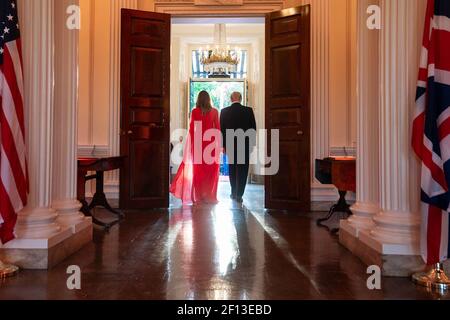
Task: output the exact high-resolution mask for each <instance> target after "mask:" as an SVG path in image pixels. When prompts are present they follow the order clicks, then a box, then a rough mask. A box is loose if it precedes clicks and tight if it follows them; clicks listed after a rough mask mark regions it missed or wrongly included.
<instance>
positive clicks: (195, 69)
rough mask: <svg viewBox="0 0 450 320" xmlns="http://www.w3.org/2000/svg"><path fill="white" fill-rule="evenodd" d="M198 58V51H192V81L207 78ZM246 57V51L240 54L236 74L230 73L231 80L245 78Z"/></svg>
mask: <svg viewBox="0 0 450 320" xmlns="http://www.w3.org/2000/svg"><path fill="white" fill-rule="evenodd" d="M200 56H201V54H200V50H194V51H192V78H194V79H204V78H208V73H207V72H206V71H205V70H204V69H203V65H202V64H201V62H200ZM247 56H248V55H247V51H245V50H242V51H241V52H240V57H239V64H238V66H237V72H233V73H231V79H245V78H247Z"/></svg>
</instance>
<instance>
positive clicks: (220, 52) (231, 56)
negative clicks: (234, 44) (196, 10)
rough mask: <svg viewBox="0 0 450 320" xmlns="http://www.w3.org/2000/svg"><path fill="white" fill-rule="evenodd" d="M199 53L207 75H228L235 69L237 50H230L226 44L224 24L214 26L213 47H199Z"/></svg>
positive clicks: (237, 58) (237, 56) (237, 57)
mask: <svg viewBox="0 0 450 320" xmlns="http://www.w3.org/2000/svg"><path fill="white" fill-rule="evenodd" d="M200 54H201V57H200V63H201V64H202V65H203V68H204V70H205V71H206V72H208V76H209V77H229V76H230V73H233V72H236V71H237V66H238V64H239V50H238V49H237V48H236V49H235V50H231V48H230V46H229V45H227V43H226V25H225V24H216V25H215V26H214V47H213V49H211V48H210V46H208V47H207V48H206V50H203V49H200Z"/></svg>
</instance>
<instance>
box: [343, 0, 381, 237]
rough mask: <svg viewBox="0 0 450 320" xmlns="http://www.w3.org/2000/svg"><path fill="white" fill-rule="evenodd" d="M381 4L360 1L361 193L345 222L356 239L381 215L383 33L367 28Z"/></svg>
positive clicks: (371, 1)
mask: <svg viewBox="0 0 450 320" xmlns="http://www.w3.org/2000/svg"><path fill="white" fill-rule="evenodd" d="M378 4H379V1H378V0H358V1H357V17H358V20H357V131H358V135H357V137H358V138H357V166H356V167H357V172H356V179H357V183H356V188H357V191H356V203H355V204H354V205H353V206H352V208H351V210H352V212H353V216H351V217H350V218H349V219H348V220H347V222H343V224H344V225H345V224H348V225H349V226H350V227H351V228H352V229H353V230H352V233H353V234H354V235H355V236H357V235H358V233H359V231H360V230H367V229H371V228H373V226H374V223H373V217H374V216H375V215H376V214H377V213H378V212H379V195H378V189H379V181H378V180H379V160H378V131H379V130H378V122H379V120H378V118H379V117H378V101H379V83H378V81H379V77H378V72H379V71H378V47H379V46H378V40H379V38H378V37H379V32H378V30H370V29H368V28H367V17H368V15H367V8H368V7H369V6H370V5H378ZM343 227H344V228H345V226H343Z"/></svg>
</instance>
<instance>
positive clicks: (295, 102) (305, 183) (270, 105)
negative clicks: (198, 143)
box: [265, 5, 311, 211]
mask: <svg viewBox="0 0 450 320" xmlns="http://www.w3.org/2000/svg"><path fill="white" fill-rule="evenodd" d="M265 111H266V128H267V129H268V130H269V132H270V130H271V129H278V130H279V133H280V144H279V152H280V158H279V159H280V169H279V172H278V173H277V174H276V175H273V176H266V187H265V190H266V191H265V199H266V200H265V202H266V203H265V206H266V208H267V209H286V210H300V211H310V209H311V146H310V145H311V142H310V131H311V130H310V122H311V120H310V6H309V5H308V6H301V7H296V8H290V9H285V10H282V11H277V12H272V13H270V14H268V15H267V17H266V110H265ZM268 141H269V142H270V139H269V140H268ZM271 149H272V148H271V146H270V143H269V144H268V152H269V155H270V154H271Z"/></svg>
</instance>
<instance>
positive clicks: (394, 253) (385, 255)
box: [339, 221, 425, 277]
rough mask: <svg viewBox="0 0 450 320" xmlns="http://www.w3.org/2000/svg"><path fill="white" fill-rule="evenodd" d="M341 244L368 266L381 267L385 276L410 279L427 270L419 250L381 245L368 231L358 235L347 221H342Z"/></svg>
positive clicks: (401, 246) (394, 245)
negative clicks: (415, 274)
mask: <svg viewBox="0 0 450 320" xmlns="http://www.w3.org/2000/svg"><path fill="white" fill-rule="evenodd" d="M339 242H340V243H341V245H343V246H344V247H346V248H347V249H348V250H350V251H351V252H352V253H353V254H354V255H355V256H357V257H358V258H360V259H361V260H362V261H363V262H364V263H365V264H367V265H368V266H370V265H377V266H379V267H380V268H381V271H382V274H383V276H387V277H410V276H411V275H413V274H414V273H416V272H420V271H423V270H425V263H424V262H423V260H422V257H421V256H420V253H419V250H418V248H415V247H414V246H408V245H400V244H385V243H381V242H380V241H379V240H377V239H375V238H373V237H371V236H370V233H369V232H368V231H360V232H359V233H356V232H355V228H354V227H352V226H351V225H350V224H349V223H348V222H347V221H341V229H340V231H339Z"/></svg>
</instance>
